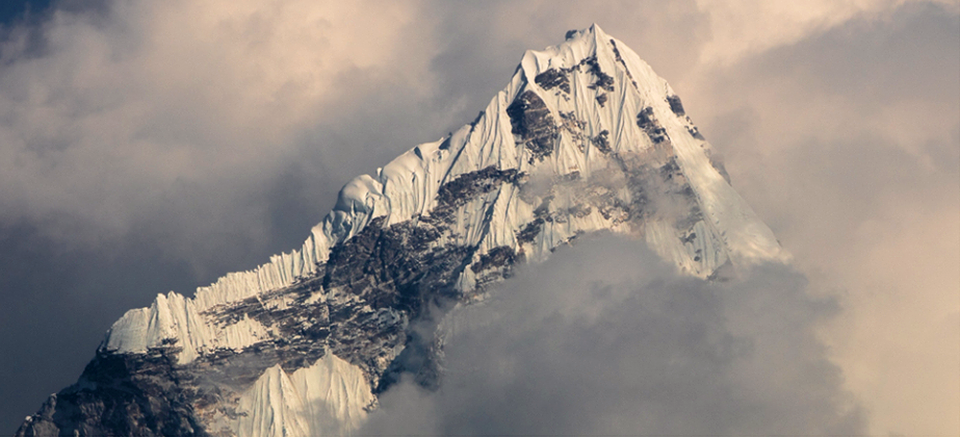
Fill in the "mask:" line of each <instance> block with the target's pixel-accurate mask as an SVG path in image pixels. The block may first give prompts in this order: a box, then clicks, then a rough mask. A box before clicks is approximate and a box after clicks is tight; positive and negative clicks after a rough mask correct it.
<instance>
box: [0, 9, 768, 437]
mask: <svg viewBox="0 0 960 437" xmlns="http://www.w3.org/2000/svg"><path fill="white" fill-rule="evenodd" d="M726 179H727V176H726V172H725V171H723V168H722V166H721V165H720V164H719V161H718V160H717V159H716V158H715V156H714V154H713V153H712V152H711V148H710V145H709V144H707V143H706V142H705V141H704V140H703V137H702V136H701V135H700V134H699V132H698V131H697V129H696V127H695V126H694V125H693V123H692V122H691V121H690V118H689V117H687V116H686V115H685V111H684V109H683V106H682V104H681V103H680V99H679V97H677V96H676V95H675V94H674V93H673V91H672V90H671V89H670V87H669V85H667V84H666V82H665V81H663V79H661V78H659V77H658V76H656V74H654V73H653V71H652V70H651V69H650V67H649V66H647V65H646V64H645V63H643V61H641V60H640V59H639V57H637V56H636V54H635V53H633V52H632V51H630V50H629V49H628V48H626V47H625V46H624V45H623V44H622V43H619V42H617V41H616V40H614V39H612V38H610V37H609V36H607V35H605V34H604V33H603V31H602V30H600V29H599V28H598V27H596V26H594V27H592V28H590V29H588V30H585V31H575V32H570V33H568V38H567V41H566V42H564V43H563V44H561V45H560V46H557V47H553V48H549V49H547V50H545V51H542V52H527V53H526V54H525V55H524V57H523V59H522V62H521V65H520V68H519V69H518V70H517V73H516V74H515V75H514V77H513V78H512V80H511V82H510V84H509V85H508V86H507V88H506V89H505V90H503V91H501V92H500V93H499V94H498V95H497V96H496V97H494V99H493V100H492V101H491V102H490V104H489V105H488V106H487V108H485V109H484V111H482V112H481V113H480V115H479V116H478V117H477V119H476V120H474V121H473V122H472V123H470V124H468V125H466V126H464V127H463V128H461V129H460V130H458V131H457V132H454V133H452V134H451V135H450V136H448V137H445V138H443V139H441V140H439V141H436V142H434V143H427V144H422V145H419V146H417V147H415V148H413V149H412V150H410V151H409V152H407V153H406V154H404V155H402V156H400V157H399V158H397V159H396V160H394V161H393V162H391V163H390V164H389V165H387V166H386V167H384V168H383V169H382V171H380V172H379V173H378V174H377V176H376V177H373V176H367V175H364V176H361V177H358V178H356V179H355V180H353V181H351V182H350V183H349V184H347V185H346V186H345V187H344V188H343V190H342V191H341V193H340V198H339V200H338V202H337V206H336V207H335V209H334V210H333V211H332V212H331V213H330V214H329V215H328V216H327V217H326V218H325V219H324V221H323V222H322V223H321V224H319V225H317V227H315V228H314V229H313V232H312V234H311V235H310V237H309V238H308V239H307V241H306V243H305V244H304V246H303V247H302V248H301V249H300V250H298V251H293V252H291V253H289V254H281V255H278V256H276V257H274V258H272V259H271V261H270V262H269V263H267V264H264V265H263V266H261V267H260V268H258V269H256V270H254V271H251V272H242V273H235V274H230V275H227V276H226V277H224V278H223V279H221V280H220V281H218V282H217V283H216V284H213V285H211V286H209V287H203V288H201V289H199V290H198V291H197V293H196V294H195V296H194V297H191V298H185V297H183V296H181V295H179V294H177V293H173V292H171V293H168V294H166V295H160V296H158V298H157V300H156V301H155V302H154V304H153V305H152V306H151V307H150V308H143V309H136V310H131V311H130V312H128V313H127V314H126V315H124V317H123V318H121V319H120V320H119V321H117V323H116V324H115V325H114V326H113V328H111V330H110V332H109V333H108V335H107V338H106V339H105V340H104V342H103V344H102V345H101V347H100V349H99V350H98V352H97V356H96V358H95V359H94V360H93V361H92V362H91V363H90V364H89V365H88V366H87V368H86V370H85V371H84V373H83V375H81V377H80V379H79V381H78V382H77V383H76V384H74V385H72V386H70V387H68V388H66V389H64V390H62V391H61V392H60V393H58V394H56V395H54V396H52V397H51V398H50V399H49V400H48V401H47V402H46V403H45V404H44V405H43V407H42V408H41V410H40V411H39V412H38V413H37V414H35V415H33V416H31V417H30V418H28V419H27V420H26V421H25V422H24V424H23V425H22V426H21V427H20V429H19V430H18V431H17V435H18V436H34V435H54V434H62V435H87V436H94V435H143V436H151V435H157V436H159V435H165V436H166V435H218V436H219V435H222V436H264V435H277V436H280V435H283V436H291V437H292V436H307V435H326V434H345V433H349V432H350V431H351V430H353V429H356V427H358V426H359V424H360V423H362V421H363V419H364V417H365V415H366V414H367V412H369V411H370V410H371V409H373V408H376V395H377V394H379V393H381V392H382V391H383V390H386V389H387V388H389V387H390V385H391V384H392V383H394V382H395V381H397V378H398V376H399V375H401V374H404V373H408V374H412V375H414V376H415V378H416V380H417V381H419V382H420V383H421V384H423V385H424V386H428V387H435V386H437V385H438V384H440V382H441V374H442V372H441V368H442V366H441V363H440V357H441V356H442V354H441V353H440V345H441V344H442V335H443V333H442V332H439V331H438V330H437V326H438V323H439V322H440V320H441V318H442V317H443V316H444V314H445V313H446V312H447V311H448V310H449V309H450V308H452V307H454V306H457V305H466V304H469V303H471V302H473V301H475V300H477V299H482V298H483V297H484V295H485V293H486V292H487V289H488V288H489V285H490V284H493V283H496V282H498V281H500V280H502V279H504V278H507V277H509V276H511V275H512V274H513V268H514V266H515V265H517V264H518V263H522V262H537V261H541V260H543V259H545V258H546V257H547V256H549V255H550V253H551V252H552V251H553V250H554V249H555V248H557V247H558V246H560V245H564V244H569V243H570V242H571V241H572V240H573V239H575V238H576V237H577V236H579V235H581V234H583V233H588V232H596V231H608V232H615V233H621V234H624V235H628V236H631V237H633V238H637V239H641V240H644V241H646V242H647V243H648V244H649V245H650V246H651V247H652V248H653V249H654V250H655V251H656V252H657V253H659V254H660V255H661V256H663V257H664V258H665V259H667V260H669V261H672V262H673V263H675V264H676V265H677V267H678V268H679V269H681V270H682V271H685V272H687V273H689V274H691V275H696V276H700V277H710V276H711V275H713V276H716V275H717V272H718V271H720V270H721V268H723V269H727V268H732V267H730V266H733V267H736V266H738V265H743V264H748V263H750V262H753V261H755V260H769V259H776V258H778V257H780V256H781V254H780V248H779V245H778V243H776V240H775V238H774V237H773V235H772V233H771V232H770V230H769V229H768V228H767V227H766V226H765V225H763V223H761V222H760V221H759V220H758V219H757V218H756V216H755V215H754V213H753V212H752V211H751V210H750V208H749V207H748V206H747V205H746V204H745V203H744V202H743V199H741V198H740V197H739V196H738V195H737V194H736V192H734V191H733V189H732V188H731V187H730V185H729V184H728V181H727V180H726Z"/></svg>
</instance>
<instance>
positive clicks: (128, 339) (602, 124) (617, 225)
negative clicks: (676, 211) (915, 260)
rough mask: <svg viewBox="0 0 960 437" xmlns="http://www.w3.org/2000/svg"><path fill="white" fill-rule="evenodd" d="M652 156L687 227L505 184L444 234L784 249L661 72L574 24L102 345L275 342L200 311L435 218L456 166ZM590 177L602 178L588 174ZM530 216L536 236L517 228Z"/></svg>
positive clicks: (550, 244)
mask: <svg viewBox="0 0 960 437" xmlns="http://www.w3.org/2000/svg"><path fill="white" fill-rule="evenodd" d="M523 98H529V99H530V104H529V105H527V106H529V108H527V110H528V111H534V110H536V111H540V115H542V116H543V117H542V118H541V119H539V120H537V123H539V124H538V125H537V126H534V127H533V128H531V129H534V128H535V129H543V130H544V132H545V133H544V132H541V133H532V134H531V135H534V136H536V135H540V136H539V137H532V139H531V138H526V134H523V133H518V132H519V131H518V129H520V130H523V129H525V128H524V127H523V126H520V127H519V128H518V126H517V124H518V121H517V116H516V113H517V112H518V111H523V110H524V109H523V108H520V109H519V110H518V109H517V108H518V107H517V106H516V105H517V102H518V101H519V100H522V99H523ZM518 99H519V100H518ZM534 106H535V107H536V108H533V107H534ZM531 108H533V109H531ZM511 111H513V113H511ZM654 161H656V162H657V165H663V166H664V167H661V171H662V168H666V167H667V166H673V167H676V174H677V178H678V179H680V180H681V182H679V184H681V185H682V186H684V187H686V186H689V188H690V189H689V190H688V191H689V192H685V194H686V195H688V196H689V197H690V198H691V199H693V200H691V202H694V203H695V204H696V207H697V209H698V211H697V212H696V214H694V215H691V217H692V218H690V219H689V220H688V221H689V223H687V222H684V223H683V225H682V226H681V225H678V224H677V223H678V220H676V219H675V217H666V216H664V215H663V214H660V215H656V214H654V215H650V216H649V217H645V218H644V219H643V222H642V225H638V224H637V222H636V221H634V222H630V221H628V220H627V219H626V218H624V217H617V216H616V214H614V215H613V216H611V215H610V214H609V211H603V210H602V208H586V209H585V208H579V209H578V205H579V204H582V203H583V202H582V199H581V197H582V196H583V194H582V191H583V190H584V187H585V186H584V185H578V186H572V187H568V188H564V187H563V186H562V185H558V184H554V186H553V187H551V188H549V190H548V191H549V193H544V192H538V191H537V190H536V189H526V190H525V189H524V188H522V187H519V186H516V185H509V184H505V185H504V186H503V187H501V188H500V189H499V191H497V192H496V193H494V194H493V195H491V196H487V197H485V198H484V199H482V205H479V204H477V205H474V204H470V205H468V207H469V206H471V205H472V206H473V207H476V209H474V210H470V209H469V208H461V209H460V210H458V211H456V214H455V218H454V225H453V227H454V232H452V235H454V237H444V241H441V242H440V243H456V244H463V245H470V246H476V247H478V248H479V250H478V251H477V257H481V256H482V255H483V254H485V253H487V252H489V251H490V250H491V249H494V248H498V247H504V246H506V247H509V248H512V249H513V250H515V251H517V252H519V253H523V254H524V255H525V258H526V259H528V260H533V261H539V260H542V259H544V258H545V257H546V256H548V255H549V254H550V252H551V250H552V249H554V248H555V247H557V246H558V245H560V244H564V243H566V242H567V241H569V240H570V239H571V238H573V237H574V236H576V235H578V234H579V233H582V232H590V231H596V230H602V229H605V230H610V231H613V232H621V233H630V234H634V235H636V236H638V237H640V238H643V239H645V241H647V243H648V244H649V245H650V246H651V247H652V248H653V249H654V250H655V251H657V252H658V253H659V254H661V256H663V257H664V258H665V259H668V260H670V261H672V262H674V263H675V264H676V265H677V266H678V268H680V269H681V270H683V271H686V272H688V273H690V274H693V275H697V276H701V277H706V276H709V275H710V274H713V273H714V272H716V271H717V269H719V268H720V267H721V266H722V265H724V264H728V263H729V264H733V265H740V264H745V263H750V262H752V261H753V260H758V259H761V260H762V259H778V258H782V257H783V256H785V255H783V253H782V251H781V249H780V246H779V244H778V243H777V242H776V239H775V238H774V236H773V234H772V232H771V231H770V229H769V228H767V226H766V225H764V224H763V223H762V222H761V221H760V220H759V219H758V218H757V217H756V215H755V214H754V212H753V211H752V210H751V209H750V207H749V206H748V205H746V203H745V202H744V200H743V199H742V198H741V197H740V196H739V195H738V194H737V193H736V192H735V191H734V190H733V188H732V187H731V186H730V185H729V183H728V182H727V180H726V178H725V173H724V171H723V169H722V167H719V166H718V165H717V163H716V162H715V161H714V160H712V159H711V148H710V145H709V144H708V143H707V142H706V141H704V140H703V137H702V136H700V134H699V132H697V130H696V127H695V126H694V125H693V123H692V122H691V121H690V119H689V117H686V116H685V114H684V112H683V108H682V104H680V101H679V98H678V97H676V95H675V94H674V92H673V90H672V89H671V88H670V86H669V85H668V84H667V82H666V81H665V80H663V79H662V78H660V77H659V76H657V75H656V74H655V73H654V72H653V70H652V69H651V68H650V66H649V65H647V64H646V63H645V62H644V61H642V60H641V59H640V58H639V57H638V56H637V55H636V53H634V52H633V51H632V50H630V49H629V48H627V47H626V45H624V44H623V43H621V42H620V41H618V40H616V39H615V38H612V37H610V36H608V35H606V34H605V33H604V32H603V31H602V30H601V29H600V28H599V27H598V26H596V25H594V26H592V27H591V28H589V29H587V30H584V31H580V32H571V33H570V34H569V35H568V39H567V41H565V42H564V43H562V44H560V45H558V46H555V47H549V48H547V49H545V50H543V51H528V52H526V53H525V54H524V56H523V58H522V60H521V63H520V68H519V69H518V70H517V72H516V73H515V75H514V76H513V78H512V80H511V82H510V83H509V85H508V86H507V87H506V88H505V89H504V90H502V91H501V92H499V93H498V94H497V95H496V96H495V97H494V98H493V99H492V100H491V102H490V103H489V104H488V105H487V107H486V108H485V110H484V111H483V112H482V113H481V115H480V116H479V117H478V119H477V120H475V121H474V122H473V123H471V124H468V125H465V126H463V127H462V128H460V129H459V130H457V131H456V132H454V133H453V134H452V135H451V136H449V137H446V138H442V139H440V140H438V141H435V142H432V143H425V144H421V145H419V146H416V147H414V148H413V149H411V150H409V151H408V152H406V153H404V154H403V155H401V156H400V157H398V158H396V159H394V160H393V161H392V162H390V163H389V164H387V165H386V166H385V167H383V168H382V169H379V170H378V172H377V175H376V176H371V175H362V176H359V177H357V178H355V179H353V180H352V181H351V182H349V183H348V184H346V185H345V186H344V187H343V189H342V190H341V191H340V194H339V197H338V201H337V203H336V206H335V207H334V209H333V210H332V211H331V212H330V213H329V214H328V215H327V216H326V217H325V218H324V220H323V221H322V222H321V223H320V224H318V225H317V226H315V227H314V228H313V229H312V230H311V234H310V236H309V237H308V238H307V239H306V241H305V242H304V244H303V246H302V247H301V248H300V249H299V250H294V251H292V252H290V253H284V254H280V255H275V256H273V257H271V259H270V261H269V262H268V263H266V264H263V265H261V266H260V267H258V268H256V269H253V270H251V271H246V272H238V273H230V274H228V275H226V276H224V277H222V278H220V279H219V280H218V281H216V282H215V283H214V284H212V285H209V286H206V287H200V288H198V289H197V291H196V293H195V295H194V297H192V298H185V297H183V296H182V295H180V294H178V293H174V292H170V293H168V294H166V295H160V296H158V298H157V300H156V301H155V302H154V303H153V305H151V306H150V307H149V308H142V309H135V310H131V311H129V312H128V313H127V314H125V315H124V316H123V317H122V318H121V319H120V320H118V321H117V322H116V323H115V324H114V326H113V327H112V328H111V330H110V331H109V333H108V335H107V338H106V339H105V341H104V343H103V345H102V348H103V349H104V350H107V351H115V352H119V353H140V352H145V351H146V350H147V349H149V348H151V347H157V346H161V345H163V344H165V342H167V343H169V342H171V341H177V342H178V345H179V346H181V347H183V351H182V352H181V354H180V355H179V360H180V362H181V363H187V362H190V361H192V360H193V359H195V358H196V357H198V356H200V355H202V354H204V353H207V352H209V351H213V350H216V349H222V348H226V349H233V350H238V351H239V350H242V349H243V348H245V347H247V346H250V345H252V344H254V343H256V342H258V341H262V340H264V339H267V338H270V337H271V335H272V334H271V332H270V330H269V329H267V328H265V327H264V326H262V325H260V324H259V323H257V322H256V321H253V320H243V321H241V322H239V323H237V324H234V325H231V326H230V328H229V329H221V328H219V327H217V325H216V324H214V323H212V322H211V321H210V320H207V317H206V316H205V315H204V312H205V311H208V310H210V309H212V308H214V307H217V306H218V305H226V304H229V303H231V302H236V301H239V300H242V299H246V298H249V297H252V296H258V295H261V294H263V293H266V292H269V291H272V290H278V289H281V288H284V287H287V286H290V285H291V284H293V283H294V281H296V279H297V278H299V277H306V276H310V275H312V274H314V273H315V272H316V271H317V266H318V264H322V263H324V262H325V261H327V259H328V257H329V255H330V251H331V249H332V248H333V247H335V246H336V245H337V244H339V243H342V242H344V241H346V240H348V239H349V238H351V237H352V236H354V235H356V234H357V233H358V232H360V231H361V230H363V228H364V227H365V226H367V224H369V223H370V222H371V220H372V219H374V218H377V217H385V222H384V224H385V225H392V224H396V223H401V222H406V221H409V220H415V219H417V218H418V217H422V216H429V215H430V213H431V211H432V210H433V209H434V208H435V207H436V206H437V197H438V192H439V191H440V189H441V187H442V186H444V184H446V183H448V182H450V181H453V180H455V179H456V178H457V177H458V176H461V175H464V174H468V173H472V172H477V171H480V170H482V169H485V168H488V167H491V166H492V167H494V168H497V169H501V170H508V169H510V170H516V171H517V172H518V174H522V175H524V176H525V177H526V178H529V179H530V180H550V181H556V180H571V179H577V180H583V181H591V180H599V179H602V178H604V177H606V176H605V175H606V174H607V173H609V172H610V169H611V168H613V167H616V166H618V165H619V166H620V167H623V168H627V167H630V166H634V165H648V164H649V163H650V162H654ZM637 163H639V164H637ZM673 167H670V168H673ZM630 169H631V170H633V168H630ZM624 171H626V170H624ZM529 185H535V184H529ZM595 185H596V184H595ZM591 187H592V188H596V187H595V186H593V185H589V184H587V188H591ZM598 190H599V191H598V192H597V193H596V195H597V196H608V195H609V196H614V197H616V196H620V197H622V196H623V195H622V193H619V192H617V191H616V190H612V191H611V190H607V191H611V192H610V193H607V192H606V191H604V190H606V188H604V187H601V188H600V189H598ZM541 191H542V190H541ZM598 198H599V197H598ZM545 199H546V200H545ZM545 202H547V203H549V204H550V208H552V210H551V211H552V213H553V214H554V216H552V217H551V218H550V219H549V220H548V221H547V222H546V223H544V222H543V218H542V217H541V215H538V214H541V212H542V211H541V212H538V207H541V206H542V205H544V203H545ZM578 202H579V203H578ZM489 206H492V207H489ZM563 208H567V209H566V210H563ZM588 209H589V211H588ZM481 211H482V212H483V213H481ZM563 211H567V212H566V213H564V212H563ZM564 214H565V216H564ZM685 214H686V212H685ZM538 220H540V222H541V224H540V225H538V226H539V228H538V233H537V234H536V235H535V236H533V237H532V238H529V239H528V238H527V237H522V236H520V234H522V231H523V230H524V229H527V228H528V227H529V225H530V224H531V223H537V221H538ZM450 239H452V240H450ZM475 273H476V272H473V271H471V270H470V269H466V270H465V271H464V273H463V277H462V278H461V282H460V287H461V288H462V289H463V290H464V291H468V290H470V289H472V288H473V287H474V286H475V284H476V280H477V278H476V277H475V276H476V274H475Z"/></svg>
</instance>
